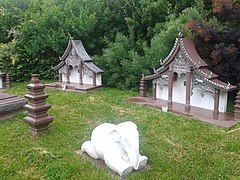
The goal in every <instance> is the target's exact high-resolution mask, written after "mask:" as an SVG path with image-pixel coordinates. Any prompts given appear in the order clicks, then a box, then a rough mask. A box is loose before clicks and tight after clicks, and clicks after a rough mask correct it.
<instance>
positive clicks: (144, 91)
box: [139, 79, 147, 97]
mask: <svg viewBox="0 0 240 180" xmlns="http://www.w3.org/2000/svg"><path fill="white" fill-rule="evenodd" d="M139 89H140V97H147V81H145V80H144V79H141V81H140V88H139Z"/></svg>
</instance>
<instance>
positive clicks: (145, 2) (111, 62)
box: [0, 0, 240, 89]
mask: <svg viewBox="0 0 240 180" xmlns="http://www.w3.org/2000/svg"><path fill="white" fill-rule="evenodd" d="M238 3H239V2H238V1H236V2H235V4H238ZM235 4H234V2H233V1H231V0H212V1H210V0H195V1H192V0H179V1H173V0H139V1H136V0H118V1H115V0H92V1H88V0H69V1H64V0H41V1H39V0H22V1H18V0H2V1H0V14H1V16H0V24H1V26H0V43H1V50H0V66H1V67H0V68H1V69H2V70H4V71H7V72H11V74H12V76H13V78H14V79H15V80H17V81H21V80H28V79H29V77H30V74H31V73H38V74H40V76H41V78H53V77H54V74H55V73H56V72H53V71H52V70H51V67H52V66H54V65H56V64H58V62H59V60H58V57H59V56H61V55H62V54H63V52H64V50H65V48H66V46H67V42H68V36H69V34H71V35H72V36H73V38H74V39H81V40H82V41H83V44H84V46H85V48H86V49H87V52H88V53H89V54H90V55H91V56H94V55H95V58H94V59H95V61H96V63H97V65H99V66H100V67H101V68H102V69H104V70H105V74H104V84H105V85H108V86H111V87H117V88H121V89H126V88H128V89H129V88H130V89H136V88H138V84H139V79H140V78H141V74H145V75H146V74H150V73H152V72H153V68H155V67H156V68H158V67H159V66H160V64H159V61H160V60H161V59H164V58H165V57H166V55H167V54H168V52H169V50H170V49H171V47H172V45H173V43H174V40H175V38H176V36H177V34H178V29H181V30H183V31H184V34H185V35H187V36H189V35H191V33H193V34H194V37H195V38H196V43H197V45H198V46H199V52H200V53H201V52H205V49H207V52H208V53H201V54H202V55H203V57H204V58H205V59H206V61H207V62H208V63H210V67H212V68H213V71H214V72H216V73H219V72H220V73H221V72H222V71H223V69H226V66H225V65H223V66H222V64H224V63H223V62H226V59H229V58H230V59H231V60H228V61H229V64H231V65H228V69H229V70H228V71H226V73H223V75H224V74H225V75H224V77H221V79H222V80H224V81H228V79H229V77H232V75H229V74H228V72H230V69H231V68H235V69H236V70H237V66H235V65H234V63H236V62H237V59H239V57H238V56H239V53H238V47H239V45H238V44H236V42H237V41H236V40H237V38H238V37H239V30H238V27H239V19H240V18H239V7H238V6H236V5H235ZM229 20H231V21H230V22H229ZM187 23H188V25H187V26H186V24H187ZM198 26H199V27H200V28H199V29H198V28H196V27H198ZM186 27H187V28H186ZM229 27H231V28H229ZM189 30H190V31H189ZM190 32H191V33H190ZM225 40H226V41H225ZM202 41H203V43H202ZM233 41H234V42H233ZM198 42H199V43H198ZM203 44H204V46H201V45H203ZM206 44H207V45H206ZM207 47H208V48H207ZM204 48H205V49H204ZM232 57H233V58H232ZM230 61H231V62H230ZM211 62H212V65H211ZM214 63H215V64H217V65H219V66H216V67H213V65H215V64H214ZM214 68H215V69H214ZM233 72H235V74H236V71H235V70H234V71H233ZM226 76H228V78H226ZM237 76H239V75H237ZM236 82H237V80H236V81H231V83H233V84H234V83H236Z"/></svg>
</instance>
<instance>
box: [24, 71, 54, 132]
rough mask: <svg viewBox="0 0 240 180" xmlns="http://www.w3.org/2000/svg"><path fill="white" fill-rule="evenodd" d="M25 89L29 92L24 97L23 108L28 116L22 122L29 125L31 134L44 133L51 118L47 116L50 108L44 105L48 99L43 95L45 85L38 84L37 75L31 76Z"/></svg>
mask: <svg viewBox="0 0 240 180" xmlns="http://www.w3.org/2000/svg"><path fill="white" fill-rule="evenodd" d="M27 88H28V91H29V92H28V94H27V95H25V97H26V98H27V99H28V104H26V105H25V106H24V108H25V109H26V110H27V111H28V116H27V117H25V118H24V119H23V120H24V122H26V123H27V124H29V132H30V133H31V134H33V135H36V134H39V133H43V132H46V131H48V125H49V124H50V123H51V122H52V121H53V118H52V117H51V116H48V114H47V111H48V110H49V109H50V108H51V106H50V105H48V104H46V103H45V100H46V99H47V97H48V95H47V94H45V93H44V88H45V85H44V84H41V83H40V81H39V79H38V75H37V74H33V75H32V79H31V84H29V85H27Z"/></svg>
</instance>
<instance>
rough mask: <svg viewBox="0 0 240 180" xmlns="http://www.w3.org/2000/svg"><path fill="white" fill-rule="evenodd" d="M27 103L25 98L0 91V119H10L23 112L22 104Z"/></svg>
mask: <svg viewBox="0 0 240 180" xmlns="http://www.w3.org/2000/svg"><path fill="white" fill-rule="evenodd" d="M26 103H27V100H26V99H25V98H21V97H18V96H16V95H11V94H6V93H0V121H2V120H5V119H10V118H12V117H14V116H16V115H17V114H20V113H22V112H23V106H24V105H25V104H26Z"/></svg>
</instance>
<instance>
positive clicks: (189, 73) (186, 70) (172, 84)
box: [140, 37, 237, 113]
mask: <svg viewBox="0 0 240 180" xmlns="http://www.w3.org/2000/svg"><path fill="white" fill-rule="evenodd" d="M147 81H151V82H152V94H153V98H154V99H159V100H164V101H166V102H168V104H171V103H180V104H183V105H185V108H186V109H190V107H198V108H203V109H207V110H212V111H213V112H214V113H218V112H222V113H225V112H226V109H227V100H228V92H229V91H232V90H236V89H237V87H236V86H232V85H230V83H224V82H222V81H220V80H219V79H218V75H216V74H214V73H213V72H211V71H210V70H209V69H208V65H207V64H206V63H205V61H204V60H202V58H201V57H200V56H199V54H198V53H197V51H196V49H195V46H194V43H193V41H192V40H191V39H187V38H181V37H179V38H177V39H176V41H175V44H174V46H173V48H172V50H171V52H170V54H169V55H168V56H167V58H166V59H164V60H163V61H161V67H160V68H159V69H157V70H155V71H154V74H152V75H149V76H143V77H142V79H141V84H140V96H141V97H146V96H147V87H146V86H147Z"/></svg>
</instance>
